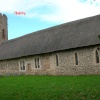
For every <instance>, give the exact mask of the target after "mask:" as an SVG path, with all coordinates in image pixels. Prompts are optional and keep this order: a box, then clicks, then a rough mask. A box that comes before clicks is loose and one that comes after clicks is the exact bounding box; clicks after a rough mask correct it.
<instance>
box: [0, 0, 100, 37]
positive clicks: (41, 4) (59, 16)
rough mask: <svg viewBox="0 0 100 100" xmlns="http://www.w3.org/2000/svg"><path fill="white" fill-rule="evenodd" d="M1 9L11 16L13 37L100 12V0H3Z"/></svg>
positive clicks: (9, 27)
mask: <svg viewBox="0 0 100 100" xmlns="http://www.w3.org/2000/svg"><path fill="white" fill-rule="evenodd" d="M0 12H1V13H3V14H6V15H7V16H8V29H9V30H8V32H9V39H12V38H16V37H19V36H22V35H24V34H28V33H31V32H34V31H38V30H42V29H45V28H48V27H52V26H55V25H59V24H62V23H66V22H70V21H73V20H78V19H81V18H85V17H89V16H94V15H97V14H100V0H0ZM18 12H21V13H20V14H18Z"/></svg>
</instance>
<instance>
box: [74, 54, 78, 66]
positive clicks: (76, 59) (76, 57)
mask: <svg viewBox="0 0 100 100" xmlns="http://www.w3.org/2000/svg"><path fill="white" fill-rule="evenodd" d="M75 63H76V65H78V56H77V53H76V52H75Z"/></svg>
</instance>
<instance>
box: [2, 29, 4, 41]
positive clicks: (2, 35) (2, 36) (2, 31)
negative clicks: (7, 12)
mask: <svg viewBox="0 0 100 100" xmlns="http://www.w3.org/2000/svg"><path fill="white" fill-rule="evenodd" d="M2 38H3V39H5V30H4V29H3V30H2Z"/></svg>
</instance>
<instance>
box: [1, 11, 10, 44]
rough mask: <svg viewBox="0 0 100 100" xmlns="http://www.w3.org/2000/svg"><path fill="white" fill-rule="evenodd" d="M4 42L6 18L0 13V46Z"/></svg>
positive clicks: (6, 34) (6, 27) (6, 26)
mask: <svg viewBox="0 0 100 100" xmlns="http://www.w3.org/2000/svg"><path fill="white" fill-rule="evenodd" d="M6 40H8V23H7V16H6V15H5V14H3V15H2V14H1V13H0V44H1V43H2V42H3V41H6Z"/></svg>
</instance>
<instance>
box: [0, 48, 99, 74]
mask: <svg viewBox="0 0 100 100" xmlns="http://www.w3.org/2000/svg"><path fill="white" fill-rule="evenodd" d="M98 47H100V46H92V47H86V48H79V49H72V50H66V51H59V52H55V53H49V54H42V55H36V56H28V57H22V58H17V59H10V60H4V61H0V75H21V74H25V75H100V63H96V55H95V51H96V50H97V48H98ZM75 52H76V53H77V57H78V65H76V63H75ZM98 53H99V62H100V50H98ZM56 55H58V63H59V66H57V64H56ZM35 58H39V65H40V68H35ZM22 60H24V62H25V70H21V68H20V66H21V65H20V61H22Z"/></svg>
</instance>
